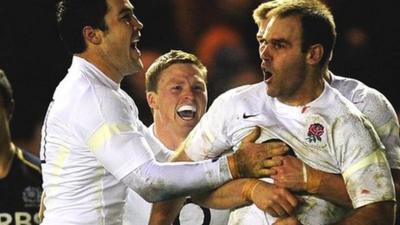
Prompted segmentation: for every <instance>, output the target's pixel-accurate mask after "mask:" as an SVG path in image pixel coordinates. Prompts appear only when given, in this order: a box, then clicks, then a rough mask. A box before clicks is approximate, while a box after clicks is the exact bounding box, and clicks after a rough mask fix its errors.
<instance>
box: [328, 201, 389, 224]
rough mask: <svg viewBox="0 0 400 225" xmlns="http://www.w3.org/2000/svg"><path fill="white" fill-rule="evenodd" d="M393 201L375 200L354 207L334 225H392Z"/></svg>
mask: <svg viewBox="0 0 400 225" xmlns="http://www.w3.org/2000/svg"><path fill="white" fill-rule="evenodd" d="M394 215H395V202H391V201H384V202H377V203H373V204H369V205H366V206H363V207H361V208H358V209H355V210H354V211H353V212H352V213H351V215H350V216H348V217H347V218H345V219H343V220H342V221H340V222H338V223H335V224H334V225H392V224H394Z"/></svg>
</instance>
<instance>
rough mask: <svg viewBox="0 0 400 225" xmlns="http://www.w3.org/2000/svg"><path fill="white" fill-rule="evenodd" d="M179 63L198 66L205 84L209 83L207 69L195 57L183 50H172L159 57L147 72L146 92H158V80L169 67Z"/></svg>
mask: <svg viewBox="0 0 400 225" xmlns="http://www.w3.org/2000/svg"><path fill="white" fill-rule="evenodd" d="M177 63H187V64H193V65H195V66H197V67H198V68H199V69H200V72H201V74H200V75H201V77H202V78H203V80H204V82H205V83H207V68H206V67H205V66H204V65H203V63H201V61H200V60H199V59H198V58H197V57H196V56H195V55H193V54H190V53H187V52H184V51H181V50H171V51H169V52H167V53H165V54H164V55H161V56H160V57H158V58H157V59H156V60H155V61H154V62H153V63H152V64H151V65H150V67H149V69H148V70H147V72H146V92H149V91H153V92H157V88H158V87H157V84H158V80H159V79H160V74H161V72H162V71H164V70H165V69H167V68H168V67H169V66H171V65H173V64H177Z"/></svg>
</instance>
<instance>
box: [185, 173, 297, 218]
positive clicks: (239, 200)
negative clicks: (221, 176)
mask: <svg viewBox="0 0 400 225" xmlns="http://www.w3.org/2000/svg"><path fill="white" fill-rule="evenodd" d="M192 199H193V201H195V202H196V203H198V204H199V205H203V206H205V207H208V208H217V209H229V208H237V207H241V206H244V205H249V204H251V203H254V204H255V205H256V206H257V207H258V208H259V209H261V210H263V211H265V212H267V213H269V214H271V215H272V216H278V217H280V216H288V215H291V214H292V212H293V210H294V209H295V208H296V207H297V205H298V204H299V201H298V199H297V198H296V197H295V196H294V195H292V194H291V193H290V192H289V191H287V190H286V189H284V188H280V187H277V186H276V185H274V184H271V183H267V182H264V181H261V180H256V179H245V178H243V179H237V180H233V181H231V182H228V183H226V184H224V185H222V186H221V187H219V188H217V189H216V190H214V191H212V192H210V193H204V194H202V195H197V196H192Z"/></svg>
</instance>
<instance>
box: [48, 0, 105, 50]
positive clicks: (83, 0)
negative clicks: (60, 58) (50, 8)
mask: <svg viewBox="0 0 400 225" xmlns="http://www.w3.org/2000/svg"><path fill="white" fill-rule="evenodd" d="M107 10H108V7H107V0H60V1H59V2H58V4H57V7H56V13H57V28H58V32H59V35H60V38H61V40H63V42H64V44H65V46H66V48H67V50H68V51H69V52H70V53H71V54H77V53H82V52H84V51H85V50H86V47H87V46H86V43H85V40H84V38H83V34H82V30H83V28H84V27H85V26H91V27H93V28H96V29H100V30H103V31H105V30H107V25H106V23H105V19H104V17H105V15H106V13H107Z"/></svg>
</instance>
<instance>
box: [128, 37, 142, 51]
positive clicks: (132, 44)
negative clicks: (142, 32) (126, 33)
mask: <svg viewBox="0 0 400 225" xmlns="http://www.w3.org/2000/svg"><path fill="white" fill-rule="evenodd" d="M139 39H140V38H139V37H136V38H134V39H133V40H132V42H131V45H130V47H131V49H133V50H135V51H137V52H138V53H139V55H140V51H139V49H138V47H137V43H138V42H139Z"/></svg>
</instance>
